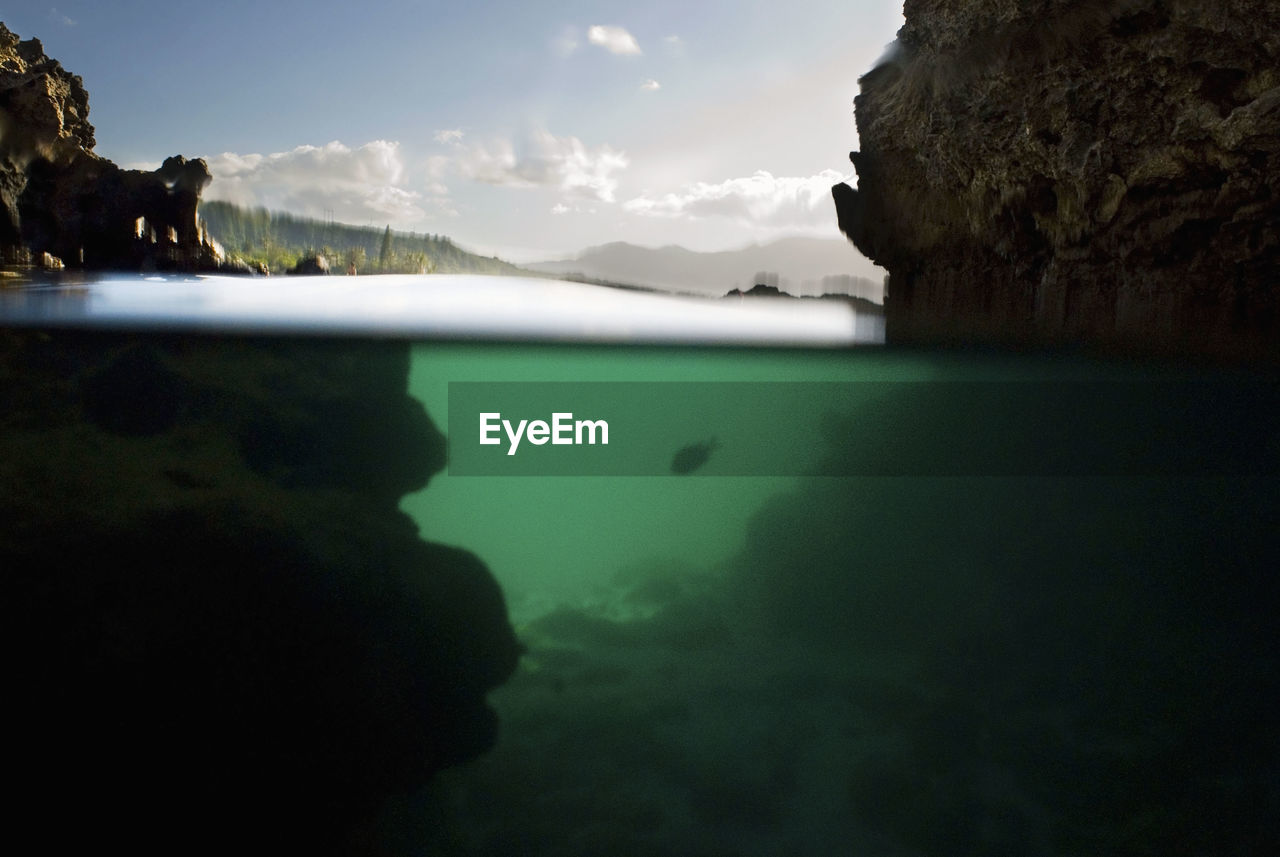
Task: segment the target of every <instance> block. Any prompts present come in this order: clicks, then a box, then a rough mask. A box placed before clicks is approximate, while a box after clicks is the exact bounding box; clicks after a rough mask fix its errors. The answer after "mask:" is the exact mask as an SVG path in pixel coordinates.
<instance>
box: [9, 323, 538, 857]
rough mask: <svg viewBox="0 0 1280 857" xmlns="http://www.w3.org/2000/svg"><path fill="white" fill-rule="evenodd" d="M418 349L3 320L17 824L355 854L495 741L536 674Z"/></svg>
mask: <svg viewBox="0 0 1280 857" xmlns="http://www.w3.org/2000/svg"><path fill="white" fill-rule="evenodd" d="M407 375H408V347H407V346H406V345H404V344H403V343H389V342H340V341H301V340H299V341H295V340H279V339H277V340H271V341H268V340H255V339H226V338H204V337H198V336H195V337H193V336H179V335H170V336H154V337H142V336H135V335H126V334H110V333H69V332H41V331H27V332H19V331H7V332H6V331H0V569H2V570H3V577H2V579H3V584H4V586H5V597H4V599H3V604H4V607H3V621H2V622H0V624H2V625H3V627H4V629H5V634H6V638H5V646H4V674H5V677H6V684H5V691H6V699H7V700H8V704H7V706H6V715H7V720H8V722H9V723H10V724H11V726H10V732H9V735H10V744H9V747H8V748H7V753H6V759H7V760H8V766H7V770H8V773H9V776H10V778H11V779H12V780H13V781H14V782H15V783H16V784H17V785H18V787H19V788H18V791H17V793H18V794H19V797H18V798H15V799H12V800H11V801H10V804H11V806H10V808H11V812H12V815H13V817H14V819H15V823H18V824H20V825H22V826H27V827H28V828H29V829H30V830H31V831H37V832H36V833H35V834H34V835H38V836H39V837H40V839H41V841H42V842H43V843H45V847H47V848H49V849H51V850H55V851H68V852H71V851H80V850H84V849H85V848H88V847H102V846H103V844H104V843H112V842H115V843H126V842H127V843H128V844H129V850H130V851H131V852H134V853H166V854H168V853H173V852H174V851H175V850H176V851H178V852H181V853H205V852H208V853H238V852H251V853H258V852H262V853H285V854H287V853H308V854H309V853H341V852H342V851H343V850H344V845H343V843H345V842H347V837H348V836H349V834H350V832H351V831H352V830H355V829H358V828H359V826H360V824H361V819H362V818H364V817H365V816H367V815H368V814H369V813H371V812H372V811H373V810H374V809H375V808H376V807H377V805H378V804H379V803H380V802H381V801H382V800H383V799H385V798H386V797H387V796H389V795H391V794H392V793H395V792H402V791H408V790H411V789H414V788H416V787H419V786H421V785H422V784H424V783H426V782H427V781H428V780H430V779H431V777H432V775H433V774H434V773H435V772H436V771H438V770H440V769H441V768H443V767H445V766H448V765H452V764H456V763H458V762H460V761H463V760H466V759H470V758H472V757H474V756H476V755H478V754H479V753H481V752H483V751H485V750H486V749H488V748H489V747H490V746H491V745H492V743H493V741H494V738H495V733H496V716H495V714H494V713H493V711H492V710H491V709H490V708H489V707H488V705H487V703H486V700H485V695H486V693H487V692H488V691H489V690H490V689H492V688H493V687H495V686H497V685H499V684H501V683H502V682H503V681H504V680H505V679H506V678H507V677H508V676H509V675H510V674H511V672H512V671H513V670H514V668H515V664H516V659H517V655H518V647H517V643H516V640H515V637H514V633H513V631H512V629H511V627H510V625H509V623H508V620H507V615H506V609H505V605H504V601H503V596H502V594H501V592H500V590H499V588H498V586H497V584H496V583H495V581H494V580H493V578H492V577H491V576H490V574H489V572H488V570H487V569H486V568H485V567H484V566H483V564H482V563H481V562H480V561H479V560H478V559H476V557H474V556H472V555H471V554H468V553H466V552H465V551H462V550H459V549H457V548H451V547H445V546H442V545H435V544H430V543H426V542H423V541H421V540H420V539H419V537H418V533H417V527H416V525H415V524H414V522H413V521H412V520H410V519H409V518H408V517H407V516H406V515H405V514H404V513H403V512H401V511H400V510H399V508H398V503H399V499H400V497H401V496H402V495H404V494H405V493H407V492H409V491H414V490H418V489H420V488H421V487H423V486H424V485H426V483H427V481H428V479H429V478H430V476H431V475H432V474H433V473H434V472H436V471H438V470H440V469H441V468H442V467H443V465H444V437H443V436H442V435H441V434H440V432H439V431H437V430H436V428H435V427H434V426H433V425H432V423H431V421H430V419H429V417H428V416H427V414H426V413H425V412H424V410H423V408H422V406H421V405H420V404H419V403H418V402H416V401H415V400H413V399H411V398H410V397H409V396H408V395H407V394H406V392H405V389H406V383H407Z"/></svg>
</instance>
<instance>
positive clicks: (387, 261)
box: [378, 223, 391, 273]
mask: <svg viewBox="0 0 1280 857" xmlns="http://www.w3.org/2000/svg"><path fill="white" fill-rule="evenodd" d="M390 265H391V224H390V223H388V224H387V231H386V232H383V233H382V248H381V249H380V250H378V270H379V271H381V272H383V273H386V271H387V268H388V267H389V266H390Z"/></svg>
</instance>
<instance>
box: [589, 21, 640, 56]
mask: <svg viewBox="0 0 1280 857" xmlns="http://www.w3.org/2000/svg"><path fill="white" fill-rule="evenodd" d="M587 41H589V42H591V44H593V45H599V46H600V47H602V48H604V49H605V50H607V51H608V52H609V53H611V54H625V55H631V56H639V55H640V54H641V53H642V51H641V50H640V45H638V44H636V39H635V36H633V35H631V34H630V33H628V32H627V31H626V30H624V29H623V28H622V27H603V26H600V25H599V24H597V25H596V26H594V27H592V28H591V29H590V30H587Z"/></svg>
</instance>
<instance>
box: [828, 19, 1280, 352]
mask: <svg viewBox="0 0 1280 857" xmlns="http://www.w3.org/2000/svg"><path fill="white" fill-rule="evenodd" d="M904 13H905V19H906V23H905V26H904V27H903V28H902V30H901V31H900V32H899V34H898V39H897V41H896V42H895V43H894V45H892V46H891V48H890V51H889V52H888V53H887V54H886V56H885V57H884V58H883V59H882V61H881V62H880V63H879V64H878V65H877V66H876V67H875V68H874V69H872V70H871V71H870V72H868V73H867V74H866V75H864V76H863V77H862V78H861V80H860V85H861V93H860V94H859V95H858V97H857V99H856V100H855V113H856V121H857V128H858V135H859V139H860V141H861V142H860V147H861V151H859V152H854V153H852V154H851V155H850V158H851V160H852V161H853V163H854V166H855V167H856V168H857V173H858V187H857V189H856V190H853V189H851V188H849V187H848V186H846V185H837V186H836V187H835V188H834V189H833V194H834V197H835V201H836V208H837V213H838V217H839V222H840V227H841V229H842V230H843V231H844V232H845V234H846V235H848V236H849V238H850V239H852V240H853V242H854V243H855V244H856V245H857V246H858V248H859V249H860V250H861V251H862V252H863V253H864V254H866V255H867V256H868V257H870V258H871V259H873V260H874V261H876V262H877V263H878V264H880V265H882V266H884V267H886V268H887V269H888V270H889V272H890V282H889V288H888V291H889V294H888V295H887V297H886V301H885V310H886V325H887V332H888V336H889V338H890V340H891V341H898V342H903V341H931V342H937V341H952V342H973V341H1002V342H1018V343H1024V344H1025V343H1033V344H1038V343H1057V342H1080V341H1087V342H1091V343H1095V344H1097V343H1103V344H1110V345H1117V346H1119V347H1121V348H1125V349H1132V350H1140V351H1145V350H1150V349H1158V350H1176V351H1181V352H1212V353H1217V354H1227V355H1237V356H1238V355H1250V354H1258V353H1259V352H1262V353H1266V354H1269V355H1272V356H1274V355H1275V353H1276V350H1277V335H1276V334H1277V324H1278V319H1277V314H1278V310H1280V307H1278V306H1277V296H1276V290H1275V278H1276V272H1277V271H1278V270H1280V4H1276V3H1275V2H1273V0H1223V2H1217V3H1202V2H1195V0H1086V2H1078V0H1076V2H1068V0H1035V2H1033V0H906V3H905V8H904Z"/></svg>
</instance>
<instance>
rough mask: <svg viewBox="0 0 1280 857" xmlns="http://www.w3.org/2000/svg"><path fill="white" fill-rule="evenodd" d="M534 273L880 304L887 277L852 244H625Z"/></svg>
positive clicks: (544, 265)
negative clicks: (704, 247) (769, 289)
mask: <svg viewBox="0 0 1280 857" xmlns="http://www.w3.org/2000/svg"><path fill="white" fill-rule="evenodd" d="M523 267H525V268H527V269H529V270H531V271H542V272H545V273H549V274H559V275H562V276H564V275H570V274H577V275H580V276H582V277H586V278H591V279H598V280H606V281H610V282H618V283H631V284H634V285H637V286H650V287H653V288H659V289H665V290H669V291H678V292H693V293H696V294H706V295H717V296H719V295H723V294H724V293H725V292H727V291H729V290H730V289H734V288H739V289H742V290H744V291H745V290H747V289H749V288H751V287H752V286H753V285H756V284H757V283H764V284H766V285H770V286H777V287H779V288H781V289H783V290H784V291H788V292H791V293H792V294H798V295H815V294H821V293H823V292H839V293H843V294H852V295H856V296H858V297H864V298H869V299H871V300H874V301H877V302H879V301H880V300H881V299H882V298H883V295H884V287H883V279H882V274H881V273H880V272H878V269H876V268H874V267H873V266H872V265H871V263H870V262H868V261H867V260H866V259H865V258H863V256H862V255H861V254H859V253H858V251H857V250H855V249H854V248H853V247H852V246H851V245H850V244H849V242H847V241H844V240H839V239H828V238H783V239H781V240H778V241H774V242H771V243H769V244H752V245H751V246H749V247H744V248H742V249H740V250H723V251H720V252H715V253H699V252H695V251H693V250H687V249H685V248H684V247H677V246H674V245H672V246H668V247H656V248H655V247H638V246H636V245H634V244H627V243H625V242H621V241H619V242H615V243H612V244H603V245H601V246H599V247H591V248H588V249H587V250H584V251H582V253H580V254H579V255H578V257H577V258H575V259H560V260H556V261H549V262H533V263H530V264H526V265H524V266H523Z"/></svg>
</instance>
